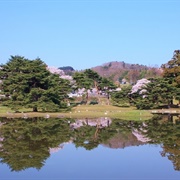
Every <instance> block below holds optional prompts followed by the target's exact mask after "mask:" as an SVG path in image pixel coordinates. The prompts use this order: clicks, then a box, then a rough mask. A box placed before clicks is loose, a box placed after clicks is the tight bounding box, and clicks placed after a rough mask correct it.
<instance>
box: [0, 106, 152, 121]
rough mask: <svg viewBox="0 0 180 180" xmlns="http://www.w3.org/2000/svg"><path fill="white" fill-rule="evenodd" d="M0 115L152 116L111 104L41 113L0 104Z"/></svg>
mask: <svg viewBox="0 0 180 180" xmlns="http://www.w3.org/2000/svg"><path fill="white" fill-rule="evenodd" d="M0 117H9V118H13V117H59V118H60V117H68V118H76V119H80V118H99V117H110V118H119V119H124V120H147V119H150V118H151V117H152V114H151V111H148V110H137V109H135V108H133V107H129V108H120V107H115V106H111V105H80V106H77V107H74V108H73V109H72V110H71V111H69V112H56V113H48V112H46V113H43V112H29V111H28V110H27V109H24V110H21V112H20V113H14V112H13V111H11V110H10V109H8V108H7V107H2V106H0Z"/></svg>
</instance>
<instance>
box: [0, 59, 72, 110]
mask: <svg viewBox="0 0 180 180" xmlns="http://www.w3.org/2000/svg"><path fill="white" fill-rule="evenodd" d="M46 67H47V66H46V64H45V63H44V62H43V61H42V60H40V59H39V58H38V59H35V60H28V59H26V58H24V57H21V56H11V59H10V60H9V61H8V62H7V64H5V65H1V70H0V79H1V80H2V93H3V94H4V95H5V96H6V98H5V100H4V101H3V104H4V105H6V106H9V107H11V108H12V109H14V110H16V111H17V110H18V109H20V108H22V107H27V108H32V109H33V111H35V112H36V111H38V109H41V110H44V111H57V110H59V108H62V107H65V106H66V103H65V101H64V100H65V99H66V98H67V93H68V92H69V90H70V86H69V81H67V80H64V79H61V78H59V76H58V75H57V74H52V73H50V72H49V71H48V70H47V69H46Z"/></svg>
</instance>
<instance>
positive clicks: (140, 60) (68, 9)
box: [0, 0, 180, 70]
mask: <svg viewBox="0 0 180 180" xmlns="http://www.w3.org/2000/svg"><path fill="white" fill-rule="evenodd" d="M179 7H180V0H134V1H133V0H0V17H1V18H0V29H1V30H0V63H3V64H4V63H6V62H7V61H8V59H9V58H10V56H11V55H21V56H24V57H26V58H28V59H35V58H37V57H39V58H41V59H42V60H43V61H44V62H45V63H46V64H47V65H49V66H55V67H62V66H72V67H74V69H76V70H81V69H86V68H91V67H94V66H97V65H101V64H103V63H106V62H110V61H124V62H127V63H135V64H143V65H148V66H160V65H161V64H163V63H166V62H167V61H168V60H170V59H171V57H172V55H173V51H174V50H176V49H180V10H179Z"/></svg>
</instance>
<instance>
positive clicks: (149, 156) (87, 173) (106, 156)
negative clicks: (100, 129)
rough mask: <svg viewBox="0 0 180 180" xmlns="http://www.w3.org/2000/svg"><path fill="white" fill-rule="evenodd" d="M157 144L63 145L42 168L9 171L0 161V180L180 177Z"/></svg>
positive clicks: (179, 173)
mask: <svg viewBox="0 0 180 180" xmlns="http://www.w3.org/2000/svg"><path fill="white" fill-rule="evenodd" d="M161 150H162V149H161V147H160V146H155V145H142V146H133V147H127V148H125V149H110V148H107V147H103V146H101V145H100V146H98V148H95V149H93V150H91V151H87V150H85V149H84V148H75V146H74V145H73V144H66V145H65V146H64V148H63V149H61V150H59V151H58V152H56V153H52V154H51V157H50V158H49V159H48V160H47V161H46V164H45V165H44V166H43V167H42V168H41V170H39V171H38V170H36V169H33V168H30V169H27V170H25V171H21V172H10V170H9V168H8V166H7V165H6V164H4V165H2V164H0V179H1V180H6V179H7V180H9V179H17V180H19V179H24V180H26V179H29V180H31V179H42V180H46V179H85V180H86V179H102V180H104V179H143V180H144V179H158V178H159V179H180V172H179V171H174V169H173V165H172V163H171V161H169V160H168V159H167V158H163V157H162V156H161V155H160V151H161Z"/></svg>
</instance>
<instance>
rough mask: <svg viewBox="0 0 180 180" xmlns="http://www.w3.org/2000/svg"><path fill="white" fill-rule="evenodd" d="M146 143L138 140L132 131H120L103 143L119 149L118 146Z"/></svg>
mask: <svg viewBox="0 0 180 180" xmlns="http://www.w3.org/2000/svg"><path fill="white" fill-rule="evenodd" d="M142 144H145V143H143V142H141V141H138V140H137V138H136V136H134V135H133V134H132V133H130V132H129V133H126V134H123V133H118V134H116V135H115V136H114V137H112V138H110V139H109V140H108V141H107V143H106V144H103V145H104V146H106V147H109V148H113V149H118V148H125V147H129V146H139V145H142Z"/></svg>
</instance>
